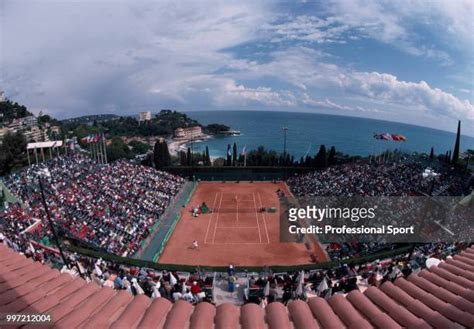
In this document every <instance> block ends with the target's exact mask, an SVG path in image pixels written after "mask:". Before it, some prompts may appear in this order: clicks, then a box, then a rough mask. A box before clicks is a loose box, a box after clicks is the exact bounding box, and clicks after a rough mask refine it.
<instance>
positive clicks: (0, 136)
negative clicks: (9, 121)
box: [0, 128, 10, 145]
mask: <svg viewBox="0 0 474 329" xmlns="http://www.w3.org/2000/svg"><path fill="white" fill-rule="evenodd" d="M9 131H10V129H8V128H0V145H2V141H3V137H4V136H5V135H6V134H8V132H9Z"/></svg>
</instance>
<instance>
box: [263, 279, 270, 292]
mask: <svg viewBox="0 0 474 329" xmlns="http://www.w3.org/2000/svg"><path fill="white" fill-rule="evenodd" d="M263 295H264V296H268V295H270V281H268V280H267V284H266V285H265V288H264V289H263Z"/></svg>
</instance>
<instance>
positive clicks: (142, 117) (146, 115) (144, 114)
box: [138, 111, 151, 122]
mask: <svg viewBox="0 0 474 329" xmlns="http://www.w3.org/2000/svg"><path fill="white" fill-rule="evenodd" d="M150 120H151V112H150V111H147V112H140V114H139V117H138V121H140V122H141V121H150Z"/></svg>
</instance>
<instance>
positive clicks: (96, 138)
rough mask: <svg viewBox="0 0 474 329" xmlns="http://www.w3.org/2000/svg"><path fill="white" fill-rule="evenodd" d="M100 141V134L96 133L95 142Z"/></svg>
mask: <svg viewBox="0 0 474 329" xmlns="http://www.w3.org/2000/svg"><path fill="white" fill-rule="evenodd" d="M99 141H100V134H96V135H95V136H94V143H97V142H99Z"/></svg>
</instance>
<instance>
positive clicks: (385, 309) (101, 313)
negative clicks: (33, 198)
mask: <svg viewBox="0 0 474 329" xmlns="http://www.w3.org/2000/svg"><path fill="white" fill-rule="evenodd" d="M20 312H28V313H33V312H34V313H48V314H50V315H51V316H52V318H53V321H54V327H55V328H78V327H80V328H97V329H99V328H169V329H181V328H203V329H204V328H205V329H208V328H209V329H212V328H215V329H217V328H236V329H239V328H242V329H247V328H248V329H266V328H270V329H273V328H278V329H280V328H281V329H286V328H288V329H300V328H304V329H313V328H314V329H317V328H361V329H362V328H363V329H365V328H374V327H375V328H388V329H391V328H402V327H408V328H432V327H434V328H463V327H468V328H472V327H474V247H471V248H469V249H467V250H466V251H463V252H461V253H460V254H459V255H455V256H454V258H450V259H447V260H446V261H445V262H442V263H441V264H440V265H439V266H432V267H430V268H429V269H424V270H422V271H421V272H420V273H418V274H411V275H410V276H409V277H408V278H407V279H404V278H399V279H397V280H396V281H395V282H394V283H391V282H386V283H384V284H383V285H382V286H381V287H380V288H376V287H370V288H368V289H367V290H366V291H365V292H364V293H361V292H360V291H356V290H355V291H352V292H350V293H349V294H347V296H344V295H334V296H332V297H330V298H329V299H328V300H325V299H323V298H319V297H316V298H310V299H309V300H308V302H304V301H301V300H297V301H292V302H290V303H289V304H288V306H284V305H283V304H281V303H279V302H274V303H270V304H269V305H268V306H267V307H266V308H265V309H262V308H261V307H260V306H258V305H256V304H246V305H244V306H242V307H238V306H235V305H231V304H222V305H220V306H217V307H215V306H213V305H211V304H209V303H199V304H198V305H196V306H192V305H191V304H189V303H187V302H185V301H181V300H180V301H178V302H176V303H174V304H172V303H170V302H169V301H168V300H167V299H165V298H157V299H154V300H152V299H150V298H148V297H146V296H145V295H139V296H135V297H133V296H132V295H131V294H130V293H128V292H127V291H125V290H121V291H117V290H113V289H111V288H100V287H99V286H98V285H96V284H95V283H86V282H85V281H84V280H83V279H81V278H72V277H71V276H70V275H69V274H66V273H63V274H60V273H59V272H58V271H57V270H54V269H52V268H50V267H49V266H47V265H42V264H40V263H38V262H34V261H33V260H31V259H27V258H25V257H24V256H22V255H20V254H18V253H15V252H14V251H12V250H11V249H9V248H8V247H6V246H4V245H1V244H0V313H2V314H6V313H9V314H11V313H20Z"/></svg>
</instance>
